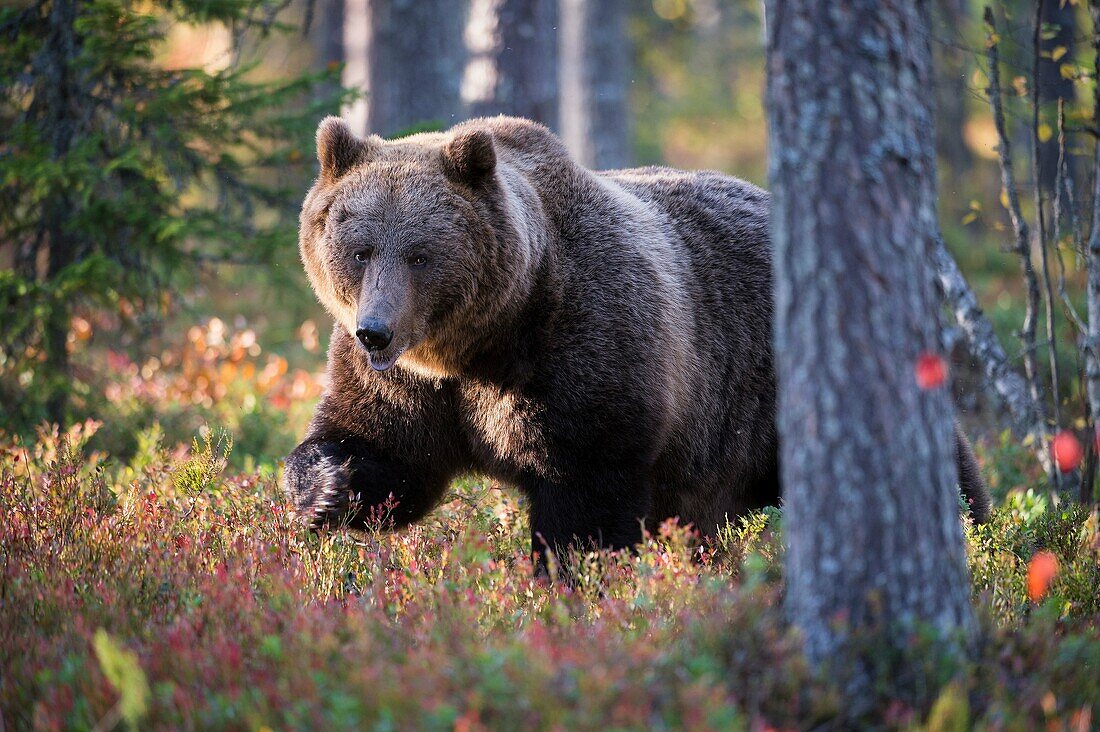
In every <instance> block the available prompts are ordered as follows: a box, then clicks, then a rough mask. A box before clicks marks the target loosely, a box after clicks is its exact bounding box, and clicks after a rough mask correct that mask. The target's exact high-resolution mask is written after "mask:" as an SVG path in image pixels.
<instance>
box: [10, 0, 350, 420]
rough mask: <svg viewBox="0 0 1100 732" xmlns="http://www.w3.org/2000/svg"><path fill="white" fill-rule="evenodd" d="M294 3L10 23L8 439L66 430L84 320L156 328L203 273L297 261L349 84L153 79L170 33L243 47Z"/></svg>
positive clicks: (251, 1)
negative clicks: (167, 298)
mask: <svg viewBox="0 0 1100 732" xmlns="http://www.w3.org/2000/svg"><path fill="white" fill-rule="evenodd" d="M288 4H289V3H287V2H286V1H285V0H281V1H280V0H219V2H216V3H211V2H206V1H204V0H155V1H152V2H150V1H149V0H142V1H141V2H139V1H138V0H37V1H36V2H34V3H33V4H22V5H19V6H15V7H4V8H0V87H2V89H3V94H2V96H0V127H2V128H3V129H5V130H7V132H6V133H5V136H4V140H3V141H2V142H0V179H2V180H3V188H2V190H0V263H2V264H3V265H4V268H3V269H0V308H2V309H3V312H4V313H5V316H4V317H3V318H0V399H2V400H3V402H4V403H5V404H6V405H10V410H8V409H7V407H6V410H7V411H8V415H9V420H10V422H9V426H11V425H12V424H14V425H19V424H22V425H24V426H26V425H28V424H31V423H33V422H35V421H37V420H40V419H42V418H49V419H51V420H54V421H63V420H64V419H65V418H66V417H67V413H68V410H67V401H68V395H69V394H71V393H72V392H73V390H74V389H75V388H77V387H78V386H79V385H78V384H76V383H74V378H75V377H74V376H73V374H72V371H71V368H70V363H69V355H68V352H67V344H66V342H67V338H68V332H69V323H70V319H71V316H72V314H73V312H74V309H75V308H77V307H95V306H97V305H105V304H107V303H110V302H114V301H117V300H118V299H120V298H126V299H127V300H129V301H130V302H131V303H134V304H135V305H136V306H137V310H138V311H139V312H141V313H143V314H144V315H147V316H151V317H155V316H156V314H157V305H156V304H157V303H159V302H160V301H161V295H162V294H163V293H164V292H166V291H168V290H170V289H171V288H173V287H180V286H182V285H185V284H186V282H187V281H188V279H189V278H190V277H191V276H193V274H194V272H195V271H196V268H197V265H198V264H199V263H201V262H211V261H226V260H227V261H245V260H247V261H264V260H265V259H266V258H270V257H271V256H273V253H274V252H276V251H277V250H278V249H283V250H286V249H290V250H293V242H294V226H295V219H294V213H295V211H296V208H297V202H298V198H299V197H300V193H301V190H302V188H303V183H304V181H305V179H306V178H307V177H308V175H309V172H310V169H311V165H312V162H311V161H312V156H311V155H310V154H309V148H310V146H311V144H312V129H313V126H314V125H315V123H316V120H317V119H318V118H319V117H320V116H322V115H323V114H324V113H326V112H331V111H334V110H335V109H336V108H337V104H338V103H339V101H340V98H339V97H340V94H341V92H340V91H339V90H335V91H332V87H328V88H329V89H330V93H329V95H328V97H327V98H322V97H321V96H319V95H318V94H317V89H319V88H322V87H323V84H324V82H325V81H326V80H329V79H330V78H331V77H333V76H334V75H335V74H337V73H338V71H339V70H338V69H333V70H329V71H323V72H318V73H316V74H312V75H304V76H298V77H295V78H290V79H282V80H277V81H257V80H256V79H255V76H256V75H255V74H254V73H253V72H254V70H255V64H249V63H243V62H239V61H238V62H230V63H228V64H226V66H225V68H221V69H208V68H182V69H169V68H164V67H162V66H159V65H158V64H157V63H156V62H155V58H156V55H157V52H158V51H160V50H161V49H162V48H163V44H164V42H165V37H166V33H167V31H168V29H169V28H170V27H171V25H172V24H173V23H184V24H202V23H217V24H221V25H223V26H224V27H226V28H228V29H230V30H231V31H232V36H233V38H234V39H235V42H234V47H233V49H232V51H233V52H234V53H233V54H232V55H233V56H235V57H239V56H240V55H241V54H240V53H239V52H240V50H241V48H242V46H243V44H244V41H245V40H246V39H247V40H248V41H249V42H252V41H261V42H262V40H263V39H264V38H267V37H268V36H270V35H271V34H272V33H275V32H281V31H288V30H290V29H289V27H288V26H286V25H285V24H284V23H282V22H281V21H280V20H279V17H280V13H281V11H283V10H285V8H286V6H287V5H288Z"/></svg>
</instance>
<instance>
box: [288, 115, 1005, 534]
mask: <svg viewBox="0 0 1100 732" xmlns="http://www.w3.org/2000/svg"><path fill="white" fill-rule="evenodd" d="M317 150H318V157H319V159H320V176H319V178H318V179H317V181H316V184H315V185H314V186H313V188H312V190H311V191H310V192H309V194H308V196H307V197H306V199H305V203H304V205H303V208H302V214H301V237H300V246H301V255H302V260H303V262H304V263H305V268H306V271H307V272H308V274H309V279H310V282H311V283H312V285H313V289H314V290H315V291H316V293H317V296H318V297H319V298H320V300H321V302H322V303H323V304H324V306H325V307H326V308H327V310H328V311H329V312H330V313H331V314H332V316H333V317H334V318H335V320H336V327H335V329H334V331H333V335H332V344H331V347H330V349H329V355H328V376H329V385H328V388H327V389H326V391H325V394H324V397H323V398H322V400H321V403H320V405H319V406H318V408H317V412H316V414H315V416H314V418H313V422H312V424H311V426H310V428H309V434H308V436H307V438H306V439H305V441H304V442H302V444H301V445H299V446H298V447H297V448H295V450H294V451H293V452H292V453H291V454H290V456H289V457H288V458H287V460H286V474H285V484H286V489H287V491H288V493H289V495H290V497H291V498H292V500H293V502H294V503H295V504H296V505H297V507H298V508H299V509H300V510H301V511H303V512H305V513H307V514H308V515H309V516H311V518H312V520H313V522H314V524H315V525H316V526H325V525H335V524H342V525H349V526H353V527H354V526H362V525H363V524H364V523H365V522H366V521H367V520H368V518H369V517H370V516H372V515H376V513H377V510H378V507H379V506H380V505H382V504H384V503H386V502H387V500H388V499H390V497H391V496H392V500H391V501H390V502H391V506H390V509H391V510H389V512H388V516H389V518H391V519H392V520H393V522H394V524H396V525H398V526H400V525H403V524H408V523H409V522H412V521H415V520H417V519H418V518H420V517H421V516H423V515H424V514H425V513H427V512H428V511H429V510H431V509H432V507H433V506H434V505H435V504H436V503H437V502H438V501H439V500H440V498H441V497H442V496H443V494H444V492H445V490H446V488H447V485H448V483H449V482H450V481H451V480H452V478H454V477H455V476H457V475H460V474H463V473H468V472H477V473H481V474H485V475H488V476H491V477H493V478H495V479H498V480H500V481H502V482H505V483H507V484H511V485H513V486H516V487H517V488H518V489H519V490H520V491H522V492H523V494H524V495H525V496H526V497H527V501H528V505H529V509H530V523H531V534H532V549H533V550H534V551H536V552H541V551H542V550H544V549H545V548H551V549H562V548H565V547H567V546H569V545H571V544H574V543H575V542H578V541H580V542H587V541H594V542H596V543H597V544H599V545H601V546H604V547H624V546H629V545H632V544H634V543H636V542H637V541H638V540H639V539H640V538H641V535H642V528H643V526H644V525H652V524H653V523H654V522H658V521H660V520H662V519H665V518H668V517H672V516H678V517H679V518H680V520H681V522H683V523H685V524H687V523H691V524H694V525H695V526H696V527H697V528H698V529H699V530H700V531H701V532H702V533H704V534H711V533H713V532H714V531H715V530H716V529H717V528H718V527H719V526H721V525H724V524H725V522H726V518H727V517H730V518H733V517H736V516H738V515H739V514H743V513H744V512H746V511H748V510H750V509H753V508H758V507H762V506H765V505H769V504H772V505H774V504H776V503H777V502H778V499H779V479H778V476H779V469H778V451H777V444H776V443H777V439H776V427H775V416H776V414H775V412H776V377H775V372H774V368H773V365H772V352H771V343H772V269H771V268H772V264H771V246H770V244H769V231H768V209H769V198H768V194H767V193H766V192H765V191H763V190H761V189H759V188H757V187H756V186H753V185H751V184H749V183H746V182H744V181H741V180H738V179H736V178H732V177H729V176H726V175H722V174H719V173H714V172H698V173H686V172H681V171H678V170H670V169H667V168H656V167H652V168H639V169H633V170H617V171H607V172H593V171H590V170H587V169H585V168H583V167H581V166H580V165H578V164H577V163H575V162H574V161H573V160H572V159H571V158H570V156H569V154H568V152H567V151H566V150H565V148H564V146H563V145H562V143H561V142H560V141H559V139H558V138H557V137H555V136H554V135H553V134H552V133H551V132H550V131H549V130H547V129H546V128H545V127H543V126H541V125H539V124H536V123H533V122H530V121H527V120H523V119H516V118H509V117H497V118H492V119H475V120H471V121H468V122H465V123H463V124H460V125H458V126H456V127H454V128H453V129H451V130H450V131H448V132H441V133H425V134H417V135H412V136H410V137H406V138H402V139H398V140H393V141H384V140H382V139H380V138H378V137H375V136H370V137H368V138H366V139H362V138H360V137H357V136H356V135H354V134H353V133H352V132H351V131H350V130H349V128H348V127H347V126H346V125H345V124H344V123H343V122H342V121H341V120H339V119H336V118H328V119H326V120H324V121H323V122H322V123H321V126H320V128H319V129H318V132H317ZM956 434H957V438H956V442H957V446H956V448H957V455H958V463H959V468H960V477H961V487H962V491H963V494H964V496H965V497H966V498H967V499H969V501H970V504H971V511H972V513H973V516H974V518H975V519H977V520H983V519H985V517H986V516H987V515H988V512H989V499H988V494H987V492H986V489H985V487H984V485H983V483H982V481H981V478H980V476H979V474H978V470H977V465H976V463H975V461H974V457H973V454H972V453H971V451H970V447H969V445H968V444H967V442H966V439H965V437H963V435H962V434H961V432H958V430H956Z"/></svg>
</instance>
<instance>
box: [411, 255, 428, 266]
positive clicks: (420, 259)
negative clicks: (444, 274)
mask: <svg viewBox="0 0 1100 732" xmlns="http://www.w3.org/2000/svg"><path fill="white" fill-rule="evenodd" d="M427 263H428V258H427V257H425V256H424V255H423V254H417V255H414V256H412V257H409V266H410V267H423V266H424V265H425V264H427Z"/></svg>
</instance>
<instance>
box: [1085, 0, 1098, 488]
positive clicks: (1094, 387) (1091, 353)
mask: <svg viewBox="0 0 1100 732" xmlns="http://www.w3.org/2000/svg"><path fill="white" fill-rule="evenodd" d="M1089 14H1090V15H1091V16H1092V45H1093V50H1094V51H1095V59H1094V64H1095V65H1094V67H1093V69H1094V72H1095V73H1096V76H1095V78H1096V79H1100V1H1098V0H1091V2H1090V3H1089ZM1093 95H1094V96H1093V124H1094V125H1096V124H1100V86H1098V87H1097V88H1096V89H1095V90H1094V92H1093ZM1091 226H1092V228H1091V229H1090V231H1089V239H1088V247H1087V250H1086V262H1087V268H1088V275H1089V279H1088V286H1087V289H1086V292H1085V302H1086V306H1087V308H1088V333H1087V334H1086V337H1085V380H1086V384H1087V387H1088V395H1089V418H1090V421H1091V422H1092V424H1093V432H1094V439H1095V440H1096V442H1097V444H1100V437H1095V435H1097V434H1100V433H1097V432H1096V430H1097V427H1096V425H1097V424H1098V423H1100V140H1097V141H1096V144H1095V153H1094V160H1093V191H1092V225H1091ZM1094 478H1095V475H1093V474H1091V473H1090V474H1088V475H1086V479H1085V480H1084V481H1083V482H1082V484H1081V502H1082V503H1087V502H1089V501H1092V500H1093V497H1094V496H1096V495H1097V494H1096V486H1095V484H1094Z"/></svg>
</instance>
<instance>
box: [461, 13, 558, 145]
mask: <svg viewBox="0 0 1100 732" xmlns="http://www.w3.org/2000/svg"><path fill="white" fill-rule="evenodd" d="M557 29H558V1H557V0H472V2H471V3H470V15H469V21H468V22H467V24H466V48H467V51H468V54H469V55H468V59H467V62H466V70H465V74H464V76H463V80H462V99H463V101H464V102H465V103H466V110H467V114H468V116H470V117H488V116H492V115H497V114H508V115H515V116H519V117H526V118H528V119H533V120H535V121H536V122H542V123H543V124H544V125H547V126H548V127H550V128H551V129H553V130H557V129H558V32H557Z"/></svg>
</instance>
